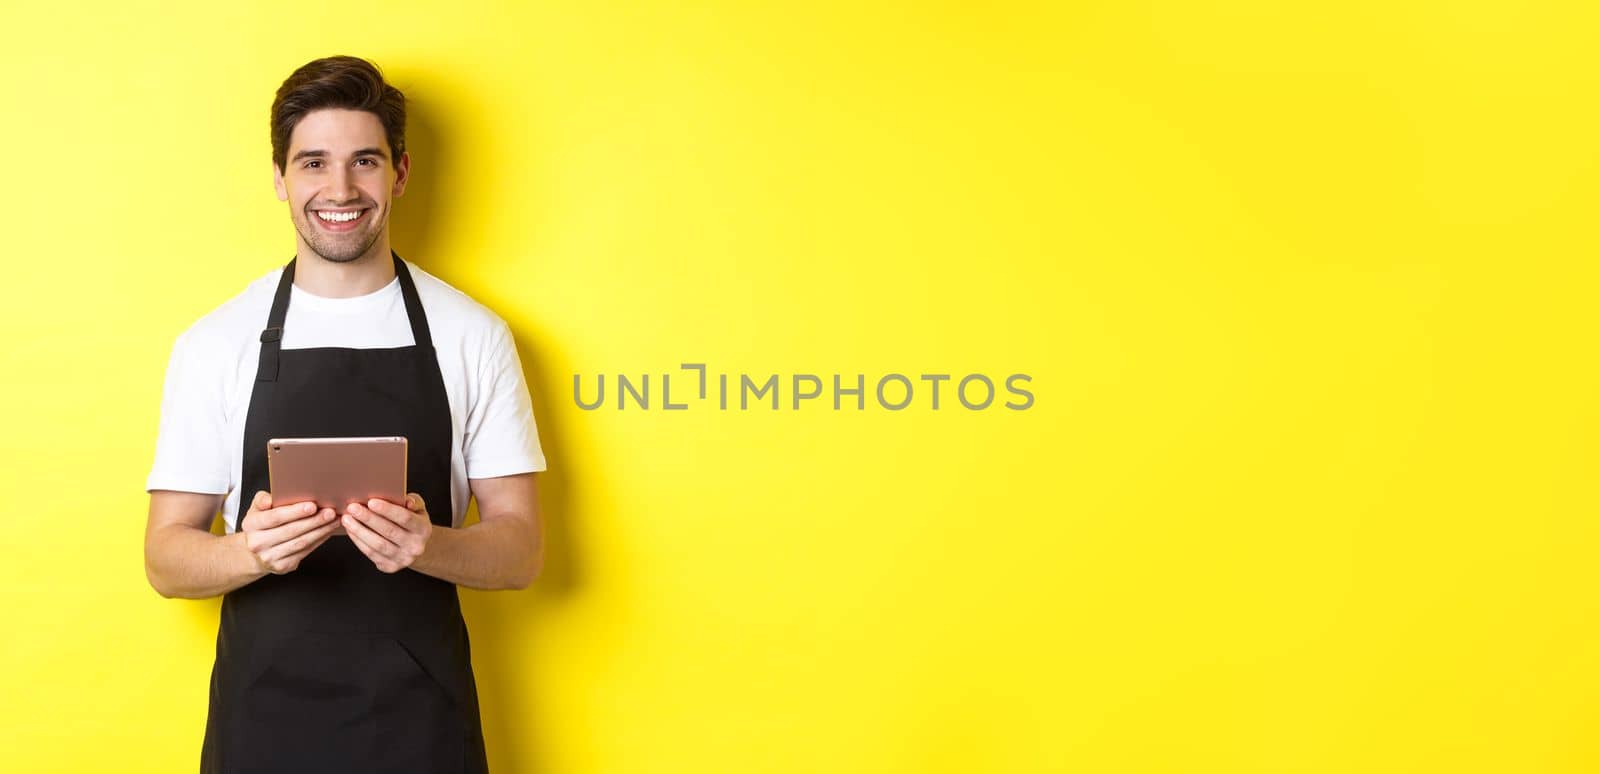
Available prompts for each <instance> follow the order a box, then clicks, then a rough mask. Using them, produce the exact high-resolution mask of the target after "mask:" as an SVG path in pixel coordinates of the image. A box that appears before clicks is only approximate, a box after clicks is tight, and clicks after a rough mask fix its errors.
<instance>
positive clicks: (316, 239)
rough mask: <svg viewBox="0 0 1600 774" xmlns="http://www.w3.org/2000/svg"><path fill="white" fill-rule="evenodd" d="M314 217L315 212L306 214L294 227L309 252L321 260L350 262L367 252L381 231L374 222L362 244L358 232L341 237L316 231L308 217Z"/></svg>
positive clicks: (380, 227) (379, 226)
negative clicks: (303, 220) (301, 221)
mask: <svg viewBox="0 0 1600 774" xmlns="http://www.w3.org/2000/svg"><path fill="white" fill-rule="evenodd" d="M315 217H317V216H316V215H315V214H306V218H307V221H306V222H305V223H304V224H298V223H297V224H295V228H296V230H298V231H299V232H300V239H301V240H302V241H304V242H305V243H306V246H307V247H310V248H311V252H313V253H316V254H317V255H319V256H321V257H322V259H323V260H326V261H331V262H333V263H350V262H352V261H355V260H358V259H360V258H361V256H363V255H366V254H367V251H368V250H371V249H372V246H373V245H374V244H377V242H378V236H379V235H380V234H382V233H383V226H382V224H376V225H375V226H374V227H373V228H371V229H369V231H370V233H369V234H368V236H367V239H366V242H365V243H364V244H362V243H360V242H359V240H360V238H361V235H360V234H344V235H341V236H343V237H345V238H343V239H341V238H340V237H329V235H327V234H324V233H322V232H321V231H318V230H317V226H316V224H315V223H311V222H310V219H311V218H315ZM368 217H371V215H370V214H369V215H368ZM308 232H309V233H308ZM357 244H360V245H361V246H360V248H359V249H357V248H356V247H355V245H357Z"/></svg>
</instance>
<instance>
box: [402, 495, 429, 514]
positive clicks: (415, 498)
mask: <svg viewBox="0 0 1600 774" xmlns="http://www.w3.org/2000/svg"><path fill="white" fill-rule="evenodd" d="M406 507H407V508H410V509H411V512H412V513H426V512H427V511H428V506H427V504H425V503H423V502H422V495H419V494H417V493H416V492H410V493H408V494H407V495H406Z"/></svg>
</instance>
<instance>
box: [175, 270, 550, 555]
mask: <svg viewBox="0 0 1600 774" xmlns="http://www.w3.org/2000/svg"><path fill="white" fill-rule="evenodd" d="M406 267H407V268H409V269H410V270H411V277H412V280H413V282H414V283H415V284H416V286H417V297H418V298H419V299H421V301H422V308H423V310H424V311H425V312H426V313H427V316H428V329H429V332H430V333H431V334H432V336H433V346H434V351H435V352H436V353H437V354H438V357H439V372H440V373H441V374H442V375H443V376H444V388H445V392H446V393H447V395H448V396H449V401H450V425H451V450H450V502H451V507H452V509H453V512H454V514H455V526H457V527H459V526H461V523H462V520H463V519H464V518H465V516H466V512H467V502H468V499H469V498H470V497H471V490H470V489H469V488H468V483H467V481H468V479H470V478H493V477H495V476H509V475H512V474H516V473H528V472H533V471H541V470H544V469H545V460H544V452H543V450H542V449H541V448H540V446H539V435H538V429H537V427H536V426H535V424H534V419H533V405H532V403H531V402H530V400H529V397H528V386H527V384H526V382H524V380H523V377H522V363H521V360H520V359H519V358H518V357H517V348H516V345H515V344H514V343H513V341H512V338H511V329H510V327H508V326H507V325H506V323H505V321H504V320H502V319H500V318H499V317H498V316H496V315H495V314H494V313H493V312H491V311H489V310H488V309H487V308H486V307H484V306H483V305H482V304H479V303H478V302H476V301H473V300H472V299H471V298H469V297H467V295H466V294H465V293H462V292H461V291H459V290H456V289H455V288H453V287H451V286H449V285H447V284H445V282H444V281H443V280H440V279H439V278H438V277H435V276H433V275H432V274H429V273H427V272H425V271H423V270H421V269H419V268H417V266H416V264H414V263H411V262H410V261H406ZM282 274H283V268H282V267H279V268H277V269H273V270H272V271H271V272H270V273H268V274H267V275H265V276H263V277H261V278H260V279H257V280H256V281H254V282H252V283H250V285H249V286H248V287H246V288H245V289H244V292H242V293H240V294H239V295H237V296H234V297H233V298H232V299H229V300H228V301H227V302H225V303H223V304H222V305H221V306H219V307H217V308H216V309H214V310H212V311H211V312H210V313H208V314H206V315H205V316H204V317H201V318H200V319H199V320H197V321H196V322H195V323H194V324H193V325H191V326H189V328H188V329H187V330H185V331H184V332H183V333H182V334H179V336H178V339H177V341H176V342H175V343H174V344H173V347H172V359H171V360H170V361H169V362H168V364H167V377H166V384H165V387H164V389H163V391H162V397H161V428H160V432H159V434H158V435H157V437H156V455H155V464H154V466H153V467H152V468H151V470H150V477H149V478H148V479H147V480H146V482H145V489H146V490H154V489H171V490H177V491H181V492H201V493H207V494H223V493H226V494H227V495H228V496H227V498H226V499H225V500H224V502H223V506H222V514H223V521H224V522H225V523H226V524H227V531H228V532H230V533H231V532H234V531H236V530H237V528H238V526H237V521H238V519H237V515H238V513H239V498H240V494H241V492H240V491H239V485H240V480H241V478H242V473H241V468H242V466H243V460H242V459H241V457H242V455H243V447H244V420H245V414H246V413H247V412H248V411H249V409H250V393H251V391H252V390H253V389H254V388H255V380H256V365H257V359H258V358H259V357H260V353H261V341H260V337H261V331H262V329H263V328H265V327H267V313H268V311H270V310H271V308H272V297H273V295H274V293H276V291H277V289H278V278H279V277H280V276H282ZM415 343H416V342H415V341H414V340H413V339H412V336H411V325H410V323H409V322H408V318H407V317H406V306H405V300H404V297H403V296H402V295H401V293H400V279H399V278H398V277H396V278H395V279H394V280H393V281H391V282H390V283H389V284H388V285H386V286H384V287H383V288H382V289H381V290H378V291H375V292H373V293H369V294H367V295H364V296H357V297H355V298H324V297H322V296H314V295H312V294H310V293H307V292H305V291H303V290H301V289H300V288H299V287H298V286H291V290H290V297H289V312H288V316H287V318H286V319H285V320H284V324H283V342H282V345H281V346H282V347H283V348H284V349H306V348H310V347H348V348H353V349H365V348H377V347H405V346H410V345H412V344H415ZM251 494H252V495H253V494H254V493H253V492H252V493H251ZM430 510H431V509H430Z"/></svg>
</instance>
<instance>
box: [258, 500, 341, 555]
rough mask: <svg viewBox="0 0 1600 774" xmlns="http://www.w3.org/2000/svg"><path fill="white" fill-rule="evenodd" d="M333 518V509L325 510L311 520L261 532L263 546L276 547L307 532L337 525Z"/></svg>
mask: <svg viewBox="0 0 1600 774" xmlns="http://www.w3.org/2000/svg"><path fill="white" fill-rule="evenodd" d="M313 507H314V506H313ZM333 517H334V513H333V509H332V508H323V509H322V510H321V511H320V512H318V513H317V515H316V516H313V517H311V518H296V519H295V520H294V521H291V522H289V523H287V524H280V525H278V526H276V527H272V528H270V529H264V530H260V534H261V538H260V539H261V541H262V542H261V545H263V546H275V545H278V544H280V543H285V542H288V541H290V540H293V539H295V538H297V537H299V536H301V535H304V534H305V533H307V532H310V531H311V530H313V529H316V528H318V527H321V526H322V525H324V524H335V525H337V524H338V522H337V521H336V520H334V518H333Z"/></svg>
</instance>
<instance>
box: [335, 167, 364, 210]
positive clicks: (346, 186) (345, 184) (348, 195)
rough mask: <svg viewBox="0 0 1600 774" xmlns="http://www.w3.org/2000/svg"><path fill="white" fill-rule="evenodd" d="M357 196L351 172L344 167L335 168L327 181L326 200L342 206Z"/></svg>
mask: <svg viewBox="0 0 1600 774" xmlns="http://www.w3.org/2000/svg"><path fill="white" fill-rule="evenodd" d="M358 196H359V192H358V191H357V190H356V186H355V178H354V176H353V174H352V173H351V171H350V170H349V169H347V168H345V167H335V168H334V170H333V176H332V178H331V179H330V180H329V181H328V198H330V199H332V200H334V201H335V202H338V203H340V204H343V203H345V202H349V201H353V200H355V199H356V198H357V197H358Z"/></svg>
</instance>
